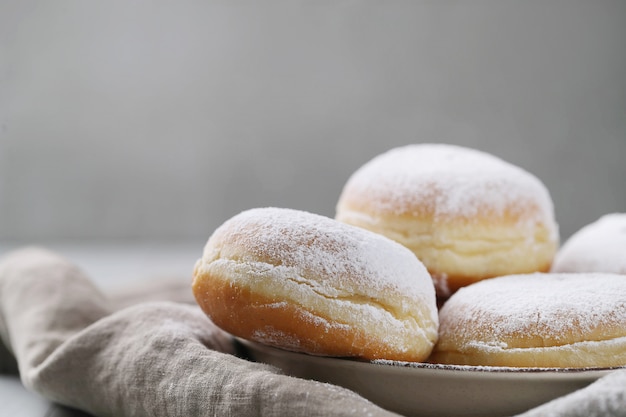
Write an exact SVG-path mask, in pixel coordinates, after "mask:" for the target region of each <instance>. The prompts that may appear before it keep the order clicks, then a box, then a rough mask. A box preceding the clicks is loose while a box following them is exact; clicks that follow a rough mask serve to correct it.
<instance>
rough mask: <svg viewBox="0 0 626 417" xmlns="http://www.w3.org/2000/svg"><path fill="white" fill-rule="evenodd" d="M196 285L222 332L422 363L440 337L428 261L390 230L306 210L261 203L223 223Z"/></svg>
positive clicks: (305, 348)
mask: <svg viewBox="0 0 626 417" xmlns="http://www.w3.org/2000/svg"><path fill="white" fill-rule="evenodd" d="M193 276H194V277H193V283H192V290H193V294H194V296H195V298H196V300H197V302H198V305H199V306H200V307H201V308H202V310H203V311H204V312H205V313H206V314H207V315H208V316H209V318H210V319H211V320H212V321H213V322H214V323H215V324H216V325H217V326H219V327H221V328H222V329H223V330H226V331H227V332H229V333H231V334H233V335H235V336H238V337H240V338H243V339H246V340H252V341H256V342H259V343H262V344H265V345H269V346H273V347H277V348H281V349H285V350H291V351H295V352H302V353H307V354H311V355H320V356H338V357H350V358H357V359H362V360H374V359H390V360H401V361H423V360H424V359H426V358H427V357H428V356H429V355H430V353H431V351H432V349H433V346H434V344H435V342H436V340H437V334H438V316H437V306H436V297H435V289H434V286H433V283H432V280H431V278H430V275H429V274H428V271H427V270H426V268H425V267H424V265H423V264H422V263H421V262H420V261H419V260H418V259H417V258H416V257H415V255H413V253H411V251H409V250H408V249H406V248H404V247H403V246H402V245H400V244H398V243H396V242H393V241H392V240H390V239H387V238H385V237H384V236H381V235H378V234H375V233H372V232H369V231H367V230H363V229H360V228H357V227H353V226H350V225H346V224H343V223H340V222H338V221H336V220H334V219H332V218H329V217H324V216H321V215H317V214H313V213H308V212H304V211H299V210H292V209H283V208H273V207H268V208H256V209H251V210H247V211H244V212H242V213H240V214H238V215H236V216H234V217H232V218H231V219H229V220H227V221H226V222H225V223H224V224H222V225H221V226H220V227H218V228H217V229H216V230H215V232H214V233H213V234H212V235H211V237H210V238H209V240H208V242H207V244H206V246H205V248H204V251H203V254H202V257H201V259H199V260H198V261H197V262H196V265H195V267H194V273H193Z"/></svg>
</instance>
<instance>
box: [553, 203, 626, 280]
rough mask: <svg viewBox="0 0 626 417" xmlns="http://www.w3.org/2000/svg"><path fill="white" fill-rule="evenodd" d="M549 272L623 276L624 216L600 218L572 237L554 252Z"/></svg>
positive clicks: (625, 251) (625, 263)
mask: <svg viewBox="0 0 626 417" xmlns="http://www.w3.org/2000/svg"><path fill="white" fill-rule="evenodd" d="M552 271H554V272H611V273H615V274H626V213H612V214H607V215H604V216H602V217H600V219H598V220H597V221H595V222H593V223H591V224H588V225H587V226H585V227H583V228H582V229H580V230H579V231H578V232H576V233H574V234H573V235H572V236H571V237H570V238H569V239H568V240H567V242H565V244H564V245H563V246H562V247H561V249H560V250H559V251H558V252H557V254H556V257H555V258H554V264H553V265H552Z"/></svg>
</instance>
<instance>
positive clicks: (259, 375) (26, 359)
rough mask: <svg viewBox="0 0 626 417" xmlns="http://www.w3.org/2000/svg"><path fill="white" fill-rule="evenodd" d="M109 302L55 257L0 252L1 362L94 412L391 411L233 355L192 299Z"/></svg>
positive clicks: (47, 393)
mask: <svg viewBox="0 0 626 417" xmlns="http://www.w3.org/2000/svg"><path fill="white" fill-rule="evenodd" d="M122 304H129V300H128V299H125V300H124V302H123V303H122ZM114 305H116V303H111V302H110V301H109V300H107V298H106V297H105V296H104V295H103V294H102V293H101V292H100V291H99V290H98V289H97V288H96V287H95V285H93V284H92V283H91V282H90V281H89V280H88V279H87V278H86V277H85V275H84V274H83V273H82V272H81V271H80V270H79V269H78V268H76V267H75V266H74V265H72V264H71V263H70V262H68V261H66V260H64V259H62V258H60V257H58V256H56V255H55V254H52V253H50V252H47V251H45V250H41V249H22V250H19V251H16V252H13V253H10V254H8V255H7V256H5V257H4V258H3V259H2V261H0V337H1V338H2V341H3V342H4V345H5V347H6V348H7V349H5V350H4V357H1V358H0V363H2V364H3V365H2V366H1V367H3V368H5V369H10V368H11V363H14V360H13V359H12V358H9V357H7V356H8V355H7V353H11V354H12V355H13V356H14V357H15V358H16V359H17V365H18V367H19V374H20V378H21V380H22V382H23V384H24V385H25V386H26V387H27V388H29V389H31V390H33V391H35V392H38V393H39V394H41V395H43V396H44V397H46V398H48V399H50V400H52V401H54V402H57V403H60V404H63V405H66V406H70V407H73V408H77V409H80V410H84V411H86V412H89V413H91V414H93V415H95V416H116V417H125V416H157V417H158V416H185V417H187V416H242V417H246V416H364V415H367V416H372V417H391V416H397V414H393V413H391V412H388V411H385V410H383V409H381V408H380V407H377V406H375V405H374V404H372V403H371V402H369V401H367V400H366V399H364V398H362V397H360V396H358V395H357V394H355V393H353V392H352V391H349V390H347V389H344V388H339V387H336V386H333V385H330V384H324V383H319V382H314V381H307V380H303V379H297V378H292V377H289V376H286V375H281V374H280V372H279V370H278V369H276V368H274V367H271V366H268V365H264V364H258V363H252V362H249V361H246V360H244V359H241V358H238V357H236V356H234V353H235V345H234V341H233V339H232V337H231V336H229V335H228V334H226V333H225V332H223V331H221V330H220V329H218V328H217V327H216V326H215V325H213V324H212V323H211V321H210V320H209V319H208V318H207V317H206V316H205V315H204V314H203V313H202V312H201V311H200V310H199V308H197V307H195V306H193V305H187V304H182V303H174V302H159V301H150V302H146V303H141V304H137V305H134V306H130V307H127V308H123V309H121V310H118V311H113V310H114ZM0 354H3V351H0Z"/></svg>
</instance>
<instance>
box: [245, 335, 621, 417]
mask: <svg viewBox="0 0 626 417" xmlns="http://www.w3.org/2000/svg"><path fill="white" fill-rule="evenodd" d="M240 343H241V344H243V345H244V346H245V348H246V350H247V351H248V353H249V356H250V358H251V359H252V360H255V361H257V362H263V363H267V364H270V365H274V366H276V367H278V368H280V369H282V370H283V371H284V372H285V373H286V374H288V375H291V376H295V377H300V378H307V379H314V380H317V381H322V382H329V383H332V384H336V385H340V386H343V387H346V388H349V389H351V390H353V391H355V392H358V393H359V394H361V395H362V396H363V397H365V398H367V399H369V400H370V401H372V402H374V403H376V404H378V405H379V406H381V407H382V408H385V409H387V410H390V411H394V412H396V413H399V414H401V415H403V416H407V417H421V416H432V417H435V416H447V417H453V416H481V417H490V416H493V417H496V416H511V415H514V414H517V413H521V412H523V411H526V410H528V409H530V408H533V407H535V406H537V405H540V404H543V403H545V402H547V401H550V400H552V399H554V398H557V397H560V396H563V395H565V394H568V393H570V392H573V391H575V390H577V389H580V388H583V387H585V386H587V385H589V384H590V383H592V382H593V381H595V380H596V379H598V378H600V377H602V376H604V375H606V374H608V373H609V372H611V371H612V369H607V368H597V369H596V368H594V369H589V368H585V369H573V368H572V369H539V368H500V367H476V366H452V365H435V364H425V363H408V362H390V361H377V362H359V361H355V360H350V359H340V358H328V357H320V356H311V355H305V354H301V353H294V352H289V351H285V350H281V349H276V348H272V347H268V346H265V345H261V344H259V343H254V342H250V341H245V340H240Z"/></svg>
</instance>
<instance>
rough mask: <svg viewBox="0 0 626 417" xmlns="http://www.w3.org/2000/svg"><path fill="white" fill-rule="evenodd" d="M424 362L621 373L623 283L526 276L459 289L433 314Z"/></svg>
mask: <svg viewBox="0 0 626 417" xmlns="http://www.w3.org/2000/svg"><path fill="white" fill-rule="evenodd" d="M439 319H440V328H439V342H438V343H437V346H436V347H435V350H434V352H433V355H432V357H431V359H430V361H432V362H436V363H445V364H456V365H484V366H506V367H539V368H586V367H614V366H623V365H626V279H624V277H623V276H620V275H617V274H595V273H588V274H551V273H546V274H541V273H536V274H526V275H511V276H506V277H500V278H494V279H488V280H485V281H482V282H479V283H476V284H472V285H470V286H468V287H465V288H462V289H460V290H459V291H458V292H457V293H455V294H454V295H453V296H452V297H450V299H449V300H448V301H447V302H446V304H444V306H443V307H442V309H441V310H440V312H439Z"/></svg>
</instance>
